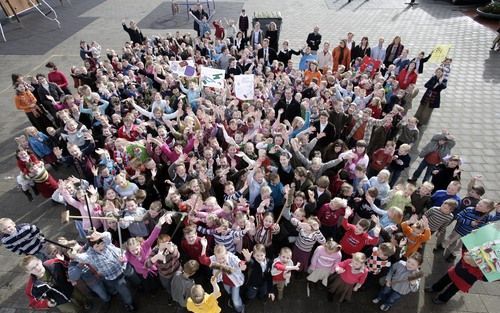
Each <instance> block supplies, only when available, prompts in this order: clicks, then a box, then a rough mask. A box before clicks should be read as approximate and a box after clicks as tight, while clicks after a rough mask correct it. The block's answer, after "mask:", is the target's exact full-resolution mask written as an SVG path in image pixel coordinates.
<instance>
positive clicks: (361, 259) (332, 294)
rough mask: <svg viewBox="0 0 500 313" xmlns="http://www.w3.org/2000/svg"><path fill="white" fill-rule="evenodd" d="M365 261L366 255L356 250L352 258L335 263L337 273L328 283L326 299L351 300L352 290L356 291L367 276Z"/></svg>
mask: <svg viewBox="0 0 500 313" xmlns="http://www.w3.org/2000/svg"><path fill="white" fill-rule="evenodd" d="M365 261H366V256H365V255H364V254H363V253H361V252H356V253H354V254H353V255H352V258H349V259H347V260H344V261H342V262H340V263H338V264H337V266H336V267H335V272H336V273H337V274H338V275H336V276H335V278H334V279H333V281H332V282H331V283H330V284H329V285H328V301H333V300H334V299H335V298H337V301H338V302H343V301H344V300H347V301H351V297H352V292H353V291H354V292H356V291H358V290H359V288H361V286H362V285H363V284H364V282H365V280H366V277H367V276H368V268H367V267H366V265H365Z"/></svg>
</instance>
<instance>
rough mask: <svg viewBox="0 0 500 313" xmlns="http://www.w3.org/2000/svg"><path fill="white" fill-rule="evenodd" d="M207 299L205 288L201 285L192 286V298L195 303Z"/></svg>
mask: <svg viewBox="0 0 500 313" xmlns="http://www.w3.org/2000/svg"><path fill="white" fill-rule="evenodd" d="M203 299H205V290H204V289H203V287H202V286H201V285H194V286H193V287H191V300H193V303H195V304H200V303H202V302H203Z"/></svg>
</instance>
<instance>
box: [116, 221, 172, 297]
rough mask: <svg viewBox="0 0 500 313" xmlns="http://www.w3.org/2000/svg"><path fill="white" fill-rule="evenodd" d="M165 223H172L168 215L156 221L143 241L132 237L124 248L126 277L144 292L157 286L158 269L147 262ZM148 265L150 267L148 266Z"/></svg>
mask: <svg viewBox="0 0 500 313" xmlns="http://www.w3.org/2000/svg"><path fill="white" fill-rule="evenodd" d="M165 222H168V223H169V224H170V223H171V222H172V219H171V217H170V215H168V214H165V215H163V216H162V217H160V219H159V220H158V224H156V226H155V228H154V229H153V231H152V232H151V234H150V235H149V237H148V239H146V240H144V239H143V238H140V237H133V238H130V239H129V240H127V242H126V244H125V247H126V249H127V251H126V252H125V258H126V259H127V262H128V264H127V270H126V276H127V278H128V279H130V280H131V281H132V282H133V283H134V284H137V285H139V286H140V287H142V288H144V290H145V291H146V292H150V291H153V290H155V289H157V287H158V286H159V281H158V269H157V268H156V266H155V265H154V264H151V263H150V262H148V259H149V257H150V255H151V247H152V246H153V244H154V243H155V241H156V239H157V238H158V235H159V234H160V231H161V227H162V225H163V224H165ZM148 265H150V266H148Z"/></svg>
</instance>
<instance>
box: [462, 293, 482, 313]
mask: <svg viewBox="0 0 500 313" xmlns="http://www.w3.org/2000/svg"><path fill="white" fill-rule="evenodd" d="M463 299H464V303H465V308H466V311H468V312H488V311H487V309H486V306H485V305H484V303H483V301H482V299H481V298H480V295H478V294H469V295H467V296H466V297H464V298H463Z"/></svg>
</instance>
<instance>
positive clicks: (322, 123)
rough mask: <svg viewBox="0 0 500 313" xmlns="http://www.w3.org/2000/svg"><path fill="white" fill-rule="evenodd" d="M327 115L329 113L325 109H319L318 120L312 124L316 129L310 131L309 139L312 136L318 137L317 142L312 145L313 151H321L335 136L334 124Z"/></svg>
mask: <svg viewBox="0 0 500 313" xmlns="http://www.w3.org/2000/svg"><path fill="white" fill-rule="evenodd" d="M329 117H330V115H329V114H328V112H327V111H321V112H320V113H319V121H317V122H315V123H313V124H312V126H313V127H314V128H315V129H316V130H315V131H314V132H312V133H311V135H310V138H309V139H310V140H312V139H313V138H314V137H316V136H317V137H318V142H317V143H316V145H315V146H314V148H313V151H315V150H319V151H323V149H324V148H325V147H326V146H328V145H329V144H330V143H332V142H333V141H334V140H335V138H336V137H335V135H336V132H335V126H334V125H333V124H332V123H330V122H329V121H328V118H329ZM320 134H321V135H320ZM323 134H324V135H323Z"/></svg>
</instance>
